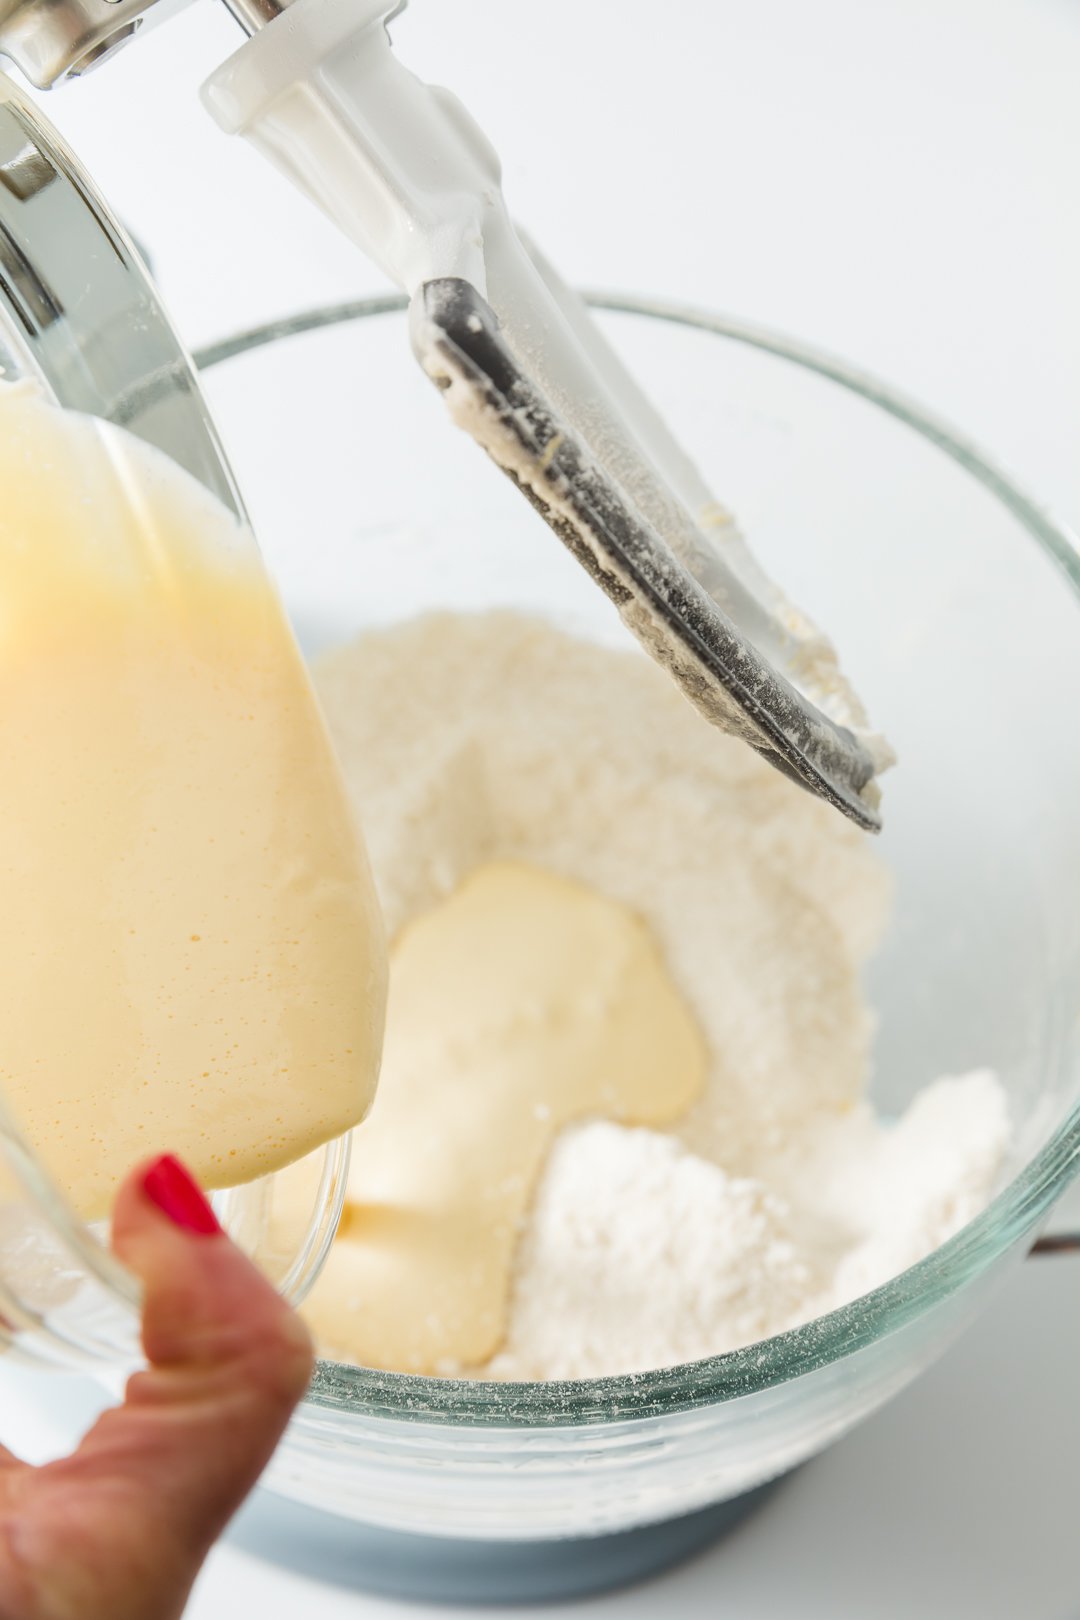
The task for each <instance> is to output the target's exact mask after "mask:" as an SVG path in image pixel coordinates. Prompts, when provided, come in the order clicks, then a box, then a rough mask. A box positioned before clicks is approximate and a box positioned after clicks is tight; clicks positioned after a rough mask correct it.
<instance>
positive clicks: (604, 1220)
mask: <svg viewBox="0 0 1080 1620" xmlns="http://www.w3.org/2000/svg"><path fill="white" fill-rule="evenodd" d="M316 679H317V683H318V686H319V690H320V694H321V696H322V699H323V703H324V706H325V709H326V712H327V717H328V719H329V722H330V727H331V731H332V733H333V735H334V738H335V740H336V743H337V747H338V751H339V755H340V758H341V761H342V765H343V768H344V770H345V774H346V778H347V781H348V785H349V789H350V792H351V794H352V797H353V800H354V803H355V805H356V809H357V812H358V814H359V816H360V817H361V820H362V822H363V825H364V828H365V832H366V835H367V841H368V847H369V849H370V852H371V858H372V864H373V867H374V871H375V876H376V882H377V886H378V889H379V893H380V897H381V899H382V902H383V906H384V909H385V912H386V918H387V925H388V929H389V931H390V933H391V935H393V934H394V933H396V932H397V931H398V930H399V929H400V928H401V927H402V926H403V925H404V924H405V923H406V922H408V921H409V920H410V919H412V918H414V917H416V916H417V915H419V914H420V913H421V912H423V911H425V910H426V909H427V908H428V907H429V906H431V905H432V904H433V903H434V902H435V901H437V900H438V899H441V898H442V897H444V896H445V895H447V894H448V893H450V892H451V891H452V890H453V889H454V888H455V887H456V886H457V885H458V883H459V882H460V881H461V880H462V879H463V878H464V877H465V876H466V875H467V874H468V873H469V872H470V871H472V870H473V869H474V868H476V867H477V866H479V865H481V864H482V863H483V862H485V861H488V860H491V859H493V858H502V859H511V860H519V861H524V862H529V863H532V864H533V865H535V866H538V867H542V868H545V869H547V870H550V871H553V872H557V873H561V874H562V875H564V876H566V877H570V878H576V879H577V880H578V881H580V882H584V883H587V884H590V885H592V886H593V887H594V888H596V889H598V890H600V891H602V892H604V893H606V894H609V895H611V896H612V897H613V898H614V899H617V900H621V901H623V902H624V903H626V904H628V905H630V906H632V907H634V908H635V909H636V910H637V911H638V912H639V913H640V914H641V915H642V916H644V917H645V918H646V920H647V921H648V923H649V924H650V926H651V928H652V930H653V933H654V935H655V937H656V939H657V941H658V943H659V945H660V948H661V950H662V952H663V954H664V956H665V958H666V961H667V964H668V968H669V970H670V972H671V974H672V976H673V978H674V980H675V983H676V984H677V985H678V987H679V989H680V990H681V992H682V994H683V996H684V997H685V999H686V1002H687V1004H688V1006H689V1007H690V1008H691V1010H692V1011H693V1013H694V1014H695V1015H696V1017H697V1019H698V1021H699V1023H700V1025H701V1028H702V1031H703V1033H704V1036H705V1039H706V1042H707V1045H708V1049H709V1054H710V1070H709V1076H708V1081H707V1085H706V1090H705V1095H704V1097H703V1098H702V1100H701V1101H700V1102H699V1103H698V1104H697V1105H695V1107H694V1108H693V1109H692V1110H691V1112H690V1114H689V1115H687V1116H686V1117H685V1119H684V1120H683V1121H682V1123H681V1125H680V1126H679V1127H678V1129H677V1131H675V1132H674V1133H672V1134H660V1133H657V1132H654V1131H648V1130H640V1129H629V1128H627V1127H624V1126H619V1125H615V1124H611V1123H608V1122H602V1121H596V1122H594V1123H587V1124H583V1125H579V1126H576V1127H574V1128H572V1129H570V1130H567V1131H566V1132H564V1133H563V1135H562V1136H561V1137H560V1138H559V1140H558V1141H557V1142H556V1144H555V1147H554V1149H553V1151H552V1153H551V1156H550V1158H549V1161H548V1164H547V1168H546V1171H545V1174H544V1177H543V1179H542V1182H541V1185H540V1188H539V1192H538V1196H537V1198H536V1201H535V1205H534V1208H533V1211H532V1214H531V1217H530V1218H529V1220H528V1221H527V1223H526V1228H525V1230H524V1232H523V1234H522V1238H521V1242H520V1246H519V1254H518V1262H517V1267H516V1277H515V1284H514V1291H513V1299H512V1305H511V1311H510V1318H509V1331H508V1335H507V1340H506V1343H505V1345H504V1347H503V1349H502V1350H501V1352H500V1353H499V1354H498V1355H497V1356H496V1358H495V1359H494V1361H493V1362H492V1363H491V1364H490V1366H489V1367H487V1368H484V1369H470V1370H472V1371H477V1372H479V1371H484V1372H488V1373H492V1374H494V1375H496V1376H500V1377H515V1378H516V1377H521V1378H559V1377H589V1376H600V1375H603V1374H608V1373H622V1372H631V1371H638V1370H643V1369H646V1368H650V1367H658V1366H664V1365H670V1364H673V1363H677V1362H680V1361H685V1360H691V1359H696V1358H698V1357H701V1356H706V1355H710V1354H715V1353H719V1352H722V1351H725V1350H729V1349H734V1348H736V1347H738V1346H740V1345H743V1344H747V1343H751V1342H753V1341H754V1340H757V1339H760V1338H762V1337H765V1336H767V1335H768V1334H771V1333H774V1332H777V1331H780V1330H782V1329H784V1328H787V1327H791V1326H794V1325H796V1324H798V1323H800V1322H803V1321H806V1320H808V1319H809V1318H811V1317H813V1316H816V1315H819V1314H820V1313H821V1312H822V1311H824V1310H827V1309H830V1308H831V1307H832V1306H833V1305H836V1304H839V1303H841V1302H842V1301H844V1300H846V1299H850V1298H853V1297H855V1296H856V1295H858V1294H860V1293H863V1292H865V1291H866V1290H867V1289H868V1288H871V1287H874V1286H876V1285H877V1284H878V1283H880V1282H883V1281H885V1280H886V1279H887V1278H888V1277H889V1276H891V1275H893V1274H894V1273H895V1272H896V1271H898V1270H901V1269H903V1267H905V1266H907V1265H909V1264H911V1263H912V1262H913V1261H915V1260H917V1259H918V1258H920V1257H921V1256H922V1255H925V1254H926V1253H928V1252H930V1250H932V1249H933V1248H935V1247H937V1246H938V1245H939V1244H940V1243H941V1242H943V1241H944V1240H945V1239H946V1238H947V1237H948V1236H950V1235H951V1234H952V1233H953V1232H955V1231H956V1230H958V1228H959V1227H960V1226H962V1225H963V1224H964V1223H965V1222H966V1221H967V1220H969V1219H970V1218H971V1216H972V1215H974V1214H975V1213H976V1212H977V1210H978V1209H979V1208H980V1207H981V1206H982V1205H983V1204H984V1203H985V1202H986V1200H987V1199H988V1197H989V1195H990V1193H991V1191H992V1189H993V1187H994V1184H995V1180H996V1178H997V1176H998V1173H999V1170H1000V1166H1001V1161H1002V1158H1003V1155H1004V1151H1005V1147H1006V1144H1007V1139H1008V1120H1007V1114H1006V1107H1005V1100H1004V1094H1003V1092H1002V1089H1001V1087H1000V1085H999V1084H998V1082H997V1081H996V1079H995V1078H994V1077H993V1076H992V1075H990V1074H988V1073H985V1072H982V1073H978V1074H975V1075H970V1076H966V1077H961V1078H957V1079H944V1080H939V1081H936V1082H934V1083H933V1084H932V1085H931V1086H929V1087H928V1088H927V1089H926V1090H925V1091H924V1092H923V1093H922V1094H921V1095H920V1096H919V1097H917V1098H916V1100H915V1101H914V1103H913V1104H912V1105H911V1107H910V1108H909V1110H908V1112H907V1113H906V1114H905V1116H904V1117H903V1119H902V1120H901V1121H899V1122H898V1123H896V1124H895V1125H884V1124H882V1123H881V1122H880V1121H879V1120H878V1119H877V1118H876V1117H875V1115H874V1113H873V1111H872V1109H871V1108H870V1106H869V1105H868V1104H867V1103H865V1102H864V1101H863V1100H862V1092H863V1088H864V1085H865V1080H866V1075H867V1071H868V1066H869V1045H870V1038H871V1034H872V1020H871V1017H870V1014H869V1012H868V1010H867V1008H866V1005H865V1002H864V999H863V995H862V992H861V987H860V973H861V969H862V966H863V964H864V963H865V961H866V959H867V957H868V956H869V955H870V953H871V952H872V950H873V948H874V946H875V944H876V942H877V940H878V938H879V937H880V934H881V931H882V929H883V926H884V923H885V919H886V917H887V912H888V899H889V888H888V880H887V877H886V874H885V872H884V870H883V868H882V866H881V864H880V862H879V860H878V858H877V857H876V855H875V853H874V849H873V846H872V843H871V841H870V840H869V839H867V838H866V837H865V835H863V834H861V833H859V832H858V831H857V830H856V829H855V828H854V827H852V826H851V825H850V824H849V823H848V822H846V821H844V820H843V819H842V818H841V817H840V816H839V815H838V814H837V813H836V812H835V811H834V810H832V809H831V808H830V807H829V806H827V805H825V804H824V803H822V802H821V801H819V800H817V799H815V798H812V797H811V796H810V795H809V794H807V793H805V792H803V791H802V790H801V789H800V788H798V787H796V786H795V785H793V784H792V783H790V782H788V781H787V780H785V779H784V778H783V777H781V776H780V775H779V774H778V773H777V772H776V771H775V770H773V769H772V767H771V766H769V765H767V764H766V763H765V762H764V761H762V760H761V759H759V758H758V757H757V756H756V755H755V754H754V753H753V752H752V751H751V750H750V749H749V748H747V747H746V746H745V745H744V744H742V743H740V742H737V741H735V740H734V739H732V738H730V737H728V736H726V735H723V734H722V733H720V732H718V731H716V730H715V729H713V728H710V727H708V726H707V725H705V724H703V722H702V720H701V718H700V717H699V716H698V715H697V714H696V712H695V711H694V710H693V709H692V708H691V706H690V705H689V704H688V703H687V702H686V701H685V699H684V698H683V697H682V696H681V695H680V693H679V692H678V691H677V689H676V688H675V687H674V686H673V685H672V684H671V683H670V682H669V680H668V679H667V677H666V676H665V675H664V674H663V672H662V671H660V670H658V669H657V668H656V667H655V666H654V665H653V664H652V663H651V662H650V661H649V660H648V659H646V658H645V657H643V656H642V655H640V654H637V653H633V652H621V651H620V652H616V651H611V650H607V649H603V648H600V647H597V646H594V645H592V644H590V643H587V642H583V641H579V640H576V639H574V638H572V637H569V636H567V635H565V634H564V633H562V632H560V631H558V630H556V629H554V628H552V627H551V626H549V625H547V624H545V623H543V622H541V621H538V620H534V619H530V618H526V617H523V616H520V615H517V614H513V613H491V614H478V615H464V614H462V615H456V614H440V615H433V616H430V617H426V618H423V619H419V620H414V621H412V622H410V623H408V624H405V625H402V626H400V627H398V628H395V629H393V630H389V631H381V632H374V633H371V634H369V635H367V636H365V637H364V638H363V639H362V640H361V641H359V642H358V643H357V644H356V645H355V646H352V647H348V648H345V649H342V650H340V651H338V652H336V653H334V654H331V655H330V656H329V657H327V658H325V659H324V660H322V662H321V664H320V666H319V668H318V669H317V671H316ZM446 1370H447V1371H451V1370H454V1369H449V1368H448V1369H446Z"/></svg>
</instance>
